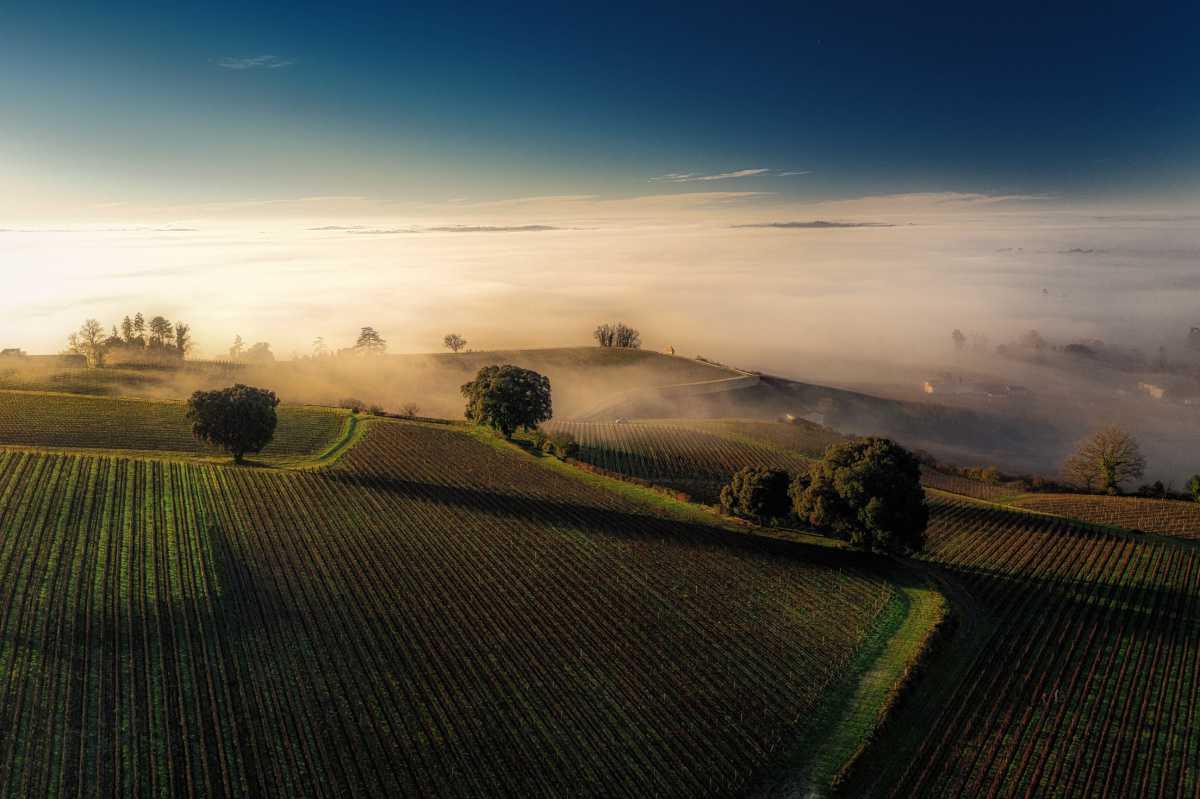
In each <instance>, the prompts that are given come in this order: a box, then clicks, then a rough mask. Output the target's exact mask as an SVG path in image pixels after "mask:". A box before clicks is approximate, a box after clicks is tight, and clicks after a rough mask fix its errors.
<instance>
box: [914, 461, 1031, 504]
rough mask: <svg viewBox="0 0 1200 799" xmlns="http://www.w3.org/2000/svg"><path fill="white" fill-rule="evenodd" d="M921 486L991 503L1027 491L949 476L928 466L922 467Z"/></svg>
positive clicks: (1019, 487)
mask: <svg viewBox="0 0 1200 799" xmlns="http://www.w3.org/2000/svg"><path fill="white" fill-rule="evenodd" d="M921 485H923V486H925V487H926V488H937V489H940V490H942V491H949V492H950V493H952V494H962V495H963V496H966V497H974V498H975V499H986V500H988V501H989V502H996V501H999V500H1003V499H1006V498H1009V497H1012V496H1013V495H1015V494H1019V493H1020V492H1021V491H1022V490H1025V489H1023V488H1022V487H1021V486H1020V485H1019V484H1012V483H985V482H983V481H982V480H972V479H971V478H969V477H962V476H961V475H957V474H947V473H946V472H941V471H938V470H937V469H931V468H929V467H928V466H922V467H921Z"/></svg>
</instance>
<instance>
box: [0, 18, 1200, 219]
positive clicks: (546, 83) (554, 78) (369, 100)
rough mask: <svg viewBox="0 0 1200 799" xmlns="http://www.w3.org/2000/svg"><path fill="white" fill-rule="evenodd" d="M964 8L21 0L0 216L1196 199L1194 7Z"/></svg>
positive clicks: (12, 48)
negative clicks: (1011, 198)
mask: <svg viewBox="0 0 1200 799" xmlns="http://www.w3.org/2000/svg"><path fill="white" fill-rule="evenodd" d="M974 5H981V4H966V3H956V4H945V5H936V4H918V5H911V4H900V3H887V4H879V5H873V4H868V3H864V4H858V5H854V6H848V5H847V4H828V5H823V6H817V5H805V4H800V3H789V4H786V6H784V7H782V8H780V9H778V10H773V9H769V8H768V7H767V6H766V5H765V4H727V5H725V6H723V7H707V8H706V7H700V6H698V5H690V6H686V7H681V8H667V7H662V6H659V7H656V8H650V9H648V8H644V7H641V6H636V5H635V6H627V7H622V6H618V5H615V4H604V5H603V6H597V7H592V8H584V7H582V6H581V5H578V4H553V5H545V6H541V7H539V6H535V5H529V4H524V5H522V6H521V7H519V8H518V7H510V6H508V5H498V6H495V7H490V8H489V7H484V6H482V5H481V4H463V5H458V6H453V5H450V4H446V3H439V4H431V5H429V6H424V7H422V6H418V5H406V6H401V5H400V4H395V3H387V4H382V3H381V4H369V3H358V4H354V3H342V4H328V3H321V4H315V3H314V4H306V3H302V2H300V3H296V2H293V3H278V4H271V3H255V4H247V3H237V4H221V3H203V4H200V3H197V4H188V3H169V4H158V5H157V6H156V7H150V6H147V5H146V4H131V3H119V2H116V3H112V2H110V3H103V4H89V3H71V4H69V5H67V4H55V3H32V2H30V3H24V4H11V5H8V6H7V7H6V8H5V11H4V24H3V25H2V26H0V108H3V109H4V110H3V113H2V114H0V182H3V183H6V184H8V187H9V188H8V190H7V191H6V192H5V194H6V195H7V197H8V200H7V201H8V203H9V205H8V206H5V207H7V208H9V209H10V210H11V209H12V208H15V207H16V205H17V203H16V201H14V199H13V198H14V196H15V197H25V198H27V201H28V203H29V205H30V206H31V207H37V208H39V209H41V213H43V214H44V215H46V216H48V217H52V216H54V214H55V212H56V210H57V211H59V212H61V213H62V214H64V215H69V213H71V212H72V211H73V210H75V209H79V208H95V207H97V206H100V207H104V206H108V205H110V204H111V205H113V206H114V207H115V206H116V204H118V203H128V204H132V205H153V204H165V205H180V206H182V205H187V204H194V203H206V202H238V201H251V200H263V199H268V200H269V199H278V198H288V197H290V198H305V197H351V196H353V197H371V198H374V199H376V200H380V201H385V202H386V201H395V202H414V201H427V202H444V201H451V200H458V199H462V198H465V199H469V200H472V201H486V200H500V199H505V198H513V197H528V196H545V195H578V194H589V195H597V196H601V197H633V196H641V195H646V194H657V193H673V192H695V191H699V190H704V191H715V190H721V191H735V190H736V191H762V192H771V193H774V194H777V195H779V196H781V197H785V198H790V199H796V200H807V201H817V200H829V199H838V198H849V197H855V196H863V195H881V194H892V193H909V192H927V191H954V192H981V193H988V194H1021V195H1047V196H1052V197H1055V198H1063V199H1067V200H1085V201H1087V200H1100V201H1104V200H1120V201H1125V202H1142V201H1154V202H1177V201H1184V202H1190V201H1193V200H1194V199H1196V196H1197V191H1196V189H1197V185H1198V179H1200V102H1198V101H1197V98H1196V94H1195V87H1196V86H1197V85H1200V56H1198V55H1197V52H1198V51H1197V47H1196V41H1198V40H1200V36H1198V34H1200V11H1198V10H1197V8H1198V7H1197V6H1196V5H1195V4H1191V3H1172V4H1170V5H1163V6H1161V7H1155V8H1152V7H1151V6H1148V5H1146V4H1140V5H1133V4H1120V5H1118V4H1103V3H1092V4H1088V5H1079V6H1072V5H1068V4H1053V5H1054V6H1055V7H1054V8H1053V9H1047V8H1045V7H1044V6H1046V5H1051V4H1045V3H1039V4H1028V5H1025V4H1011V3H1010V4H1000V3H993V4H987V6H988V7H987V8H984V9H980V8H972V7H971V6H974ZM754 170H764V171H760V172H754ZM787 172H793V173H802V174H792V175H785V174H783V173H787ZM667 175H675V176H683V177H676V178H666V179H663V176H667ZM717 176H726V177H720V178H719V179H713V180H699V178H716V177H717ZM656 178H658V179H657V180H656ZM3 208H4V207H0V210H3Z"/></svg>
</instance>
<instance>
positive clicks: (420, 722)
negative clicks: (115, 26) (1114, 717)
mask: <svg viewBox="0 0 1200 799" xmlns="http://www.w3.org/2000/svg"><path fill="white" fill-rule="evenodd" d="M856 563H857V561H856V560H854V559H853V556H852V555H850V554H849V553H845V552H837V551H832V550H827V549H822V548H819V547H807V548H806V547H803V546H802V545H799V544H793V543H790V542H784V541H771V540H763V539H749V538H747V537H746V536H744V535H740V534H737V533H730V532H727V531H724V530H721V529H720V528H716V527H712V526H709V525H707V524H703V523H699V522H696V523H689V522H683V521H672V520H670V519H668V518H664V514H663V513H661V512H657V513H656V512H652V511H648V510H646V509H645V507H644V506H643V505H641V504H638V503H635V502H633V501H631V500H627V499H624V498H623V497H622V496H621V495H619V494H614V493H611V492H609V491H607V490H605V489H603V488H601V487H599V486H598V485H595V484H593V483H592V482H587V481H583V480H580V479H576V478H574V477H572V476H570V475H568V474H564V473H561V472H558V471H554V470H550V469H547V468H545V467H543V466H541V465H539V464H537V463H536V462H534V461H532V460H530V459H527V458H525V457H523V456H519V455H517V454H515V453H512V452H509V451H503V450H501V449H498V448H496V447H492V446H489V445H487V444H484V443H481V442H479V441H477V440H475V439H474V438H472V437H470V436H468V435H465V434H463V433H460V432H455V431H453V430H449V429H445V428H436V427H433V426H421V425H416V424H404V423H399V422H385V421H379V422H374V423H373V426H372V427H371V428H370V429H369V432H368V433H367V436H366V439H365V440H364V441H363V442H362V443H360V444H359V445H358V446H357V447H355V448H354V449H352V450H351V451H350V452H349V453H347V455H346V456H345V457H344V458H343V459H342V460H341V461H340V462H339V464H338V465H337V466H336V467H335V468H333V469H327V470H324V471H287V470H265V469H251V468H240V469H239V468H233V467H227V466H221V465H215V464H210V463H202V462H188V461H171V462H164V461H153V460H141V459H130V458H122V457H112V456H107V455H105V456H95V457H92V456H85V455H78V454H39V453H34V452H28V451H12V452H6V453H0V675H3V680H2V681H0V729H2V730H3V731H4V734H3V735H2V736H0V794H3V795H35V796H45V795H60V796H61V795H84V794H87V795H91V794H93V793H95V794H97V795H125V796H135V795H139V794H140V795H179V796H183V795H193V794H204V795H208V794H225V795H233V794H238V795H255V796H258V795H269V796H289V797H290V796H308V795H314V796H315V795H330V796H332V795H346V796H367V795H373V796H400V795H435V794H436V795H441V796H494V795H514V796H535V795H559V796H566V795H593V796H612V795H617V794H626V795H628V794H633V795H645V796H697V795H714V794H715V795H723V794H730V793H735V792H737V791H738V790H739V789H741V788H743V787H744V786H745V785H747V784H748V782H749V781H750V780H751V779H752V778H753V777H754V775H755V774H756V773H757V772H758V771H759V770H760V769H761V768H762V767H763V765H764V764H766V763H767V762H768V761H769V760H770V758H771V756H772V753H773V752H774V751H776V747H777V746H778V745H779V744H780V743H781V741H785V740H787V739H788V737H789V735H791V734H794V731H795V730H796V725H797V723H798V720H800V719H803V718H805V717H806V716H807V715H808V714H810V713H811V712H812V710H813V708H814V707H815V706H816V704H817V703H818V701H819V700H820V699H821V697H822V695H823V692H824V690H825V688H826V686H827V685H829V684H830V683H831V681H833V680H835V679H836V678H837V675H838V674H839V672H840V671H841V670H843V669H844V668H845V667H846V665H847V664H848V663H850V662H851V661H852V660H853V659H854V657H855V653H856V649H857V647H858V646H859V645H860V643H861V642H862V641H863V640H864V639H865V637H866V636H867V634H868V632H869V630H870V629H871V628H872V625H873V623H874V620H875V618H876V616H877V615H878V614H879V613H880V611H881V609H882V608H884V607H885V606H887V605H888V603H889V602H890V601H892V599H893V597H894V589H893V588H892V586H891V585H890V584H889V583H888V582H886V581H884V580H883V579H882V578H880V577H878V576H876V575H875V574H874V573H872V572H867V571H862V570H861V569H859V568H858V567H857V566H856V565H855V564H856Z"/></svg>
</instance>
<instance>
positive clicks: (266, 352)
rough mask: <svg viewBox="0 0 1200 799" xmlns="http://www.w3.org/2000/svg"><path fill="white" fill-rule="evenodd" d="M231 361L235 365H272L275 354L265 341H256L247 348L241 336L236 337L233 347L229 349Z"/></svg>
mask: <svg viewBox="0 0 1200 799" xmlns="http://www.w3.org/2000/svg"><path fill="white" fill-rule="evenodd" d="M229 360H231V361H233V362H235V363H272V362H273V361H274V360H275V353H273V352H271V345H270V344H269V343H267V342H265V341H256V342H254V343H253V344H251V345H250V346H249V347H247V346H246V342H244V341H242V337H241V336H234V337H233V346H231V347H230V348H229Z"/></svg>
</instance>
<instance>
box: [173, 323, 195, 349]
mask: <svg viewBox="0 0 1200 799" xmlns="http://www.w3.org/2000/svg"><path fill="white" fill-rule="evenodd" d="M175 350H176V351H177V352H178V353H179V357H180V358H186V357H187V354H188V353H189V352H191V350H192V326H191V325H189V324H187V323H185V322H176V323H175Z"/></svg>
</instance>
